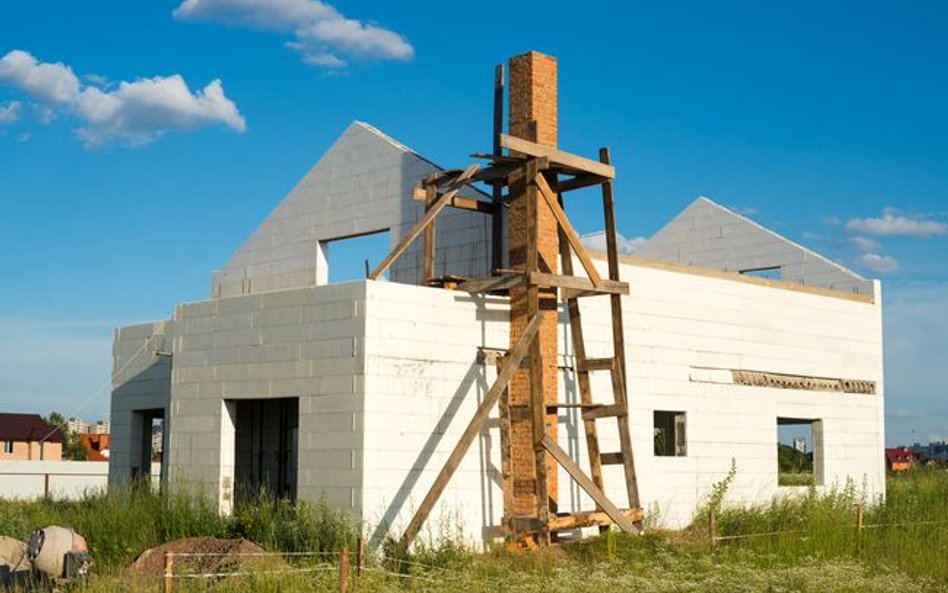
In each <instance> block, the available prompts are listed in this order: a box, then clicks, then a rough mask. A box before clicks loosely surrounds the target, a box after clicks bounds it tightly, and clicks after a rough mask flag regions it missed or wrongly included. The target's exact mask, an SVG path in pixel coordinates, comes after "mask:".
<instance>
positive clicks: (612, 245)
mask: <svg viewBox="0 0 948 593" xmlns="http://www.w3.org/2000/svg"><path fill="white" fill-rule="evenodd" d="M599 161H600V162H602V163H604V164H607V165H609V164H611V161H612V159H611V158H610V156H609V149H608V148H600V149H599ZM602 210H603V215H604V217H605V223H606V228H605V231H606V252H607V255H608V259H609V279H610V280H619V249H618V244H617V239H616V215H615V204H614V200H613V196H612V181H611V180H607V181H606V182H605V183H603V184H602ZM609 302H610V305H611V307H612V346H613V353H614V355H615V357H616V365H615V368H613V370H612V384H613V391H614V393H615V401H616V404H618V405H620V406H622V407H623V409H625V410H628V405H629V404H628V382H627V379H626V378H627V377H628V375H627V374H626V368H625V331H624V329H623V324H622V295H618V294H612V295H609ZM617 420H618V422H619V444H620V447H621V450H622V465H623V467H624V469H625V483H626V491H627V493H628V496H629V506H630V507H632V508H638V507H640V506H642V505H641V504H640V502H639V484H638V478H637V476H636V475H635V461H634V459H633V457H632V437H631V436H630V434H629V415H628V412H627V411H626V413H624V414H620V415H619V416H618V418H617Z"/></svg>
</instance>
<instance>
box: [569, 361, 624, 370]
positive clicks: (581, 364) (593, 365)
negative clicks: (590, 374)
mask: <svg viewBox="0 0 948 593" xmlns="http://www.w3.org/2000/svg"><path fill="white" fill-rule="evenodd" d="M615 364H616V359H614V358H584V359H582V360H577V361H576V369H577V370H580V371H611V370H612V369H613V367H614V366H615Z"/></svg>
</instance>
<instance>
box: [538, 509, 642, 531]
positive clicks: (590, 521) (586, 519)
mask: <svg viewBox="0 0 948 593" xmlns="http://www.w3.org/2000/svg"><path fill="white" fill-rule="evenodd" d="M619 512H620V513H622V514H623V515H624V516H625V518H626V519H628V520H629V521H630V522H632V523H636V522H638V521H641V520H642V519H644V518H645V512H644V511H643V510H642V509H620V510H619ZM612 523H613V521H612V518H611V517H609V515H608V514H606V513H605V512H604V511H582V512H578V513H570V514H568V515H560V516H558V517H554V518H552V519H550V531H564V530H567V529H577V528H579V527H592V526H593V525H612Z"/></svg>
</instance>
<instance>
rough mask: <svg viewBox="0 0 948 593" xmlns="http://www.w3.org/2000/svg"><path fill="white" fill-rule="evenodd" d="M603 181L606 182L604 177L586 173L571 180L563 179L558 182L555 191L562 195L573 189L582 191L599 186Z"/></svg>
mask: <svg viewBox="0 0 948 593" xmlns="http://www.w3.org/2000/svg"><path fill="white" fill-rule="evenodd" d="M603 181H606V178H605V177H600V176H599V175H593V174H591V173H586V174H585V175H577V176H576V177H573V178H572V179H564V180H563V181H560V182H559V183H558V184H557V186H556V189H557V190H558V191H559V192H560V193H561V194H562V193H566V192H568V191H573V190H574V189H582V188H584V187H589V186H591V185H599V184H600V183H602V182H603Z"/></svg>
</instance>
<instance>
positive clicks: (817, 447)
mask: <svg viewBox="0 0 948 593" xmlns="http://www.w3.org/2000/svg"><path fill="white" fill-rule="evenodd" d="M822 466H823V428H822V423H821V422H820V421H819V420H812V419H804V418H777V485H778V486H820V485H821V484H822V482H823V480H822V473H823V472H822Z"/></svg>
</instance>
